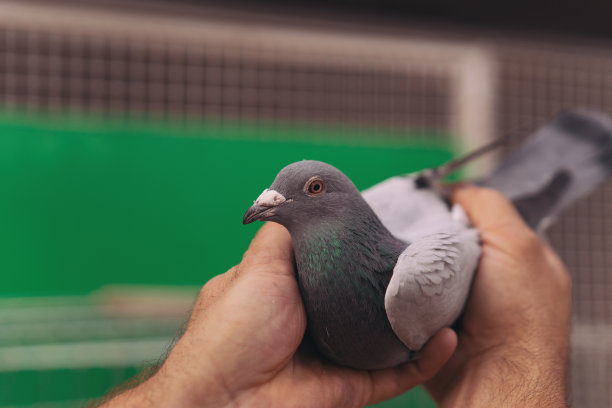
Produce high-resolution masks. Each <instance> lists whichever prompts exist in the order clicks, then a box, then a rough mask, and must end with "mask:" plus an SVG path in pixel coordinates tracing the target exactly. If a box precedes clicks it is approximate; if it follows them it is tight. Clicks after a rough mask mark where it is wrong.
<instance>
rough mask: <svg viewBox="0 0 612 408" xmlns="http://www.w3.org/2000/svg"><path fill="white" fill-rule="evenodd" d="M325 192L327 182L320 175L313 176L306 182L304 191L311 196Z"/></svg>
mask: <svg viewBox="0 0 612 408" xmlns="http://www.w3.org/2000/svg"><path fill="white" fill-rule="evenodd" d="M324 192H325V183H324V182H323V180H321V179H320V178H319V177H313V178H311V179H310V180H308V181H307V182H306V185H305V186H304V193H306V194H307V195H309V196H318V195H321V194H323V193H324Z"/></svg>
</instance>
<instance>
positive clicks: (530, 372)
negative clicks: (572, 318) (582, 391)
mask: <svg viewBox="0 0 612 408" xmlns="http://www.w3.org/2000/svg"><path fill="white" fill-rule="evenodd" d="M562 361H563V363H559V359H551V358H549V357H548V356H546V355H542V354H540V353H534V352H532V351H528V350H527V349H524V348H521V347H507V346H506V347H503V348H500V349H491V350H488V351H487V352H485V353H482V354H480V355H478V356H475V357H470V358H469V361H465V363H464V364H462V365H461V366H460V367H461V368H460V369H457V370H456V371H455V372H454V373H453V375H452V378H447V380H448V381H447V383H446V384H443V385H442V387H441V388H440V387H438V389H437V390H436V394H437V396H438V397H439V398H438V403H439V406H440V407H443V408H444V407H492V406H504V407H525V408H531V407H542V406H546V407H566V406H567V396H566V392H565V381H566V363H565V362H566V358H563V359H562Z"/></svg>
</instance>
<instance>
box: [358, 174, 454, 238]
mask: <svg viewBox="0 0 612 408" xmlns="http://www.w3.org/2000/svg"><path fill="white" fill-rule="evenodd" d="M362 195H363V198H364V199H365V200H366V202H367V203H368V204H369V205H370V207H372V209H373V210H374V212H375V213H376V215H377V216H378V218H379V219H380V221H381V222H382V223H383V225H384V226H385V227H386V228H387V229H388V230H389V231H390V232H391V233H392V234H393V235H395V236H396V237H397V238H399V239H401V240H403V241H406V242H413V241H415V240H417V239H418V238H420V237H422V236H423V235H426V234H430V233H433V232H436V231H445V229H446V228H450V227H451V226H452V223H453V221H452V219H451V214H450V212H449V211H448V207H447V205H446V203H444V202H443V201H442V200H441V199H440V195H439V194H438V193H436V192H435V191H433V190H430V189H418V188H416V187H415V185H414V179H412V178H410V177H392V178H390V179H388V180H385V181H383V182H381V183H379V184H376V185H375V186H373V187H370V188H369V189H367V190H365V191H364V192H363V193H362Z"/></svg>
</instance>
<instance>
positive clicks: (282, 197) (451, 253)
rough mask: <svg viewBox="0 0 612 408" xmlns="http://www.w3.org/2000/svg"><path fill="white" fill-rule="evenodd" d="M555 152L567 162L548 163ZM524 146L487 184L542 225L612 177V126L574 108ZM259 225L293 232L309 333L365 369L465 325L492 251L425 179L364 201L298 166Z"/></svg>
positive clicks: (403, 357)
mask: <svg viewBox="0 0 612 408" xmlns="http://www.w3.org/2000/svg"><path fill="white" fill-rule="evenodd" d="M581 133H582V134H585V135H586V136H585V137H581ZM558 146H562V148H561V147H558ZM550 149H552V150H554V151H555V152H556V154H557V156H556V160H553V159H552V158H550V159H549V160H543V159H542V158H541V157H549V156H550V155H549V154H548V150H550ZM521 151H522V153H520V154H519V153H516V154H515V155H513V156H511V157H510V158H509V160H508V161H506V162H504V163H502V165H501V166H500V168H499V169H498V170H497V171H496V172H494V173H493V175H492V177H491V178H489V179H486V180H484V181H482V182H481V184H484V185H487V186H489V187H493V188H498V189H499V190H500V191H502V192H503V193H505V194H506V195H508V196H509V197H510V198H511V199H513V201H514V202H515V204H516V205H517V208H518V209H519V211H520V212H521V214H522V215H523V217H524V218H525V219H526V220H527V221H528V223H529V225H530V226H532V227H533V228H534V229H541V228H542V225H544V224H546V223H545V221H546V220H550V219H551V217H553V216H555V215H556V214H558V212H559V211H561V210H562V209H563V208H564V207H566V206H567V205H568V204H570V203H571V202H573V201H575V200H576V199H577V198H579V197H580V196H582V195H584V194H586V193H587V192H589V191H591V190H592V189H593V188H594V187H595V186H596V185H598V184H599V183H601V182H602V181H603V180H605V178H606V177H607V176H608V175H609V173H610V171H612V164H611V162H612V124H611V123H610V122H609V121H608V119H606V118H604V117H602V116H600V115H593V114H589V113H584V112H568V113H565V114H562V115H560V116H559V117H558V118H557V119H555V120H554V121H553V122H552V123H551V124H549V125H548V126H546V127H544V128H543V129H542V130H541V131H540V132H538V133H537V134H536V135H535V136H534V137H533V138H532V139H531V140H529V141H527V143H526V144H525V145H524V146H523V147H522V148H521V149H520V150H519V152H521ZM540 153H541V154H540ZM560 155H561V156H560ZM562 155H566V157H565V158H564V157H562ZM532 173H533V174H532ZM521 186H522V187H521ZM257 219H259V220H269V221H273V222H277V223H280V224H282V225H284V226H285V227H286V228H287V229H288V230H289V232H290V234H291V237H292V240H293V247H294V251H295V258H296V267H297V281H298V285H299V288H300V292H301V294H302V298H303V301H304V305H305V308H306V314H307V318H308V333H309V335H310V336H311V337H312V339H313V340H314V342H315V344H316V346H317V347H318V349H319V350H320V351H321V352H322V353H323V354H324V355H325V356H326V357H328V358H329V359H330V360H332V361H334V362H336V363H339V364H342V365H345V366H349V367H354V368H359V369H378V368H384V367H391V366H395V365H398V364H401V363H404V362H407V361H410V360H411V359H413V358H414V357H415V355H416V352H417V351H418V350H419V349H420V348H421V347H422V346H423V345H424V344H425V342H426V341H427V340H428V339H429V338H430V337H431V336H432V335H433V334H435V332H437V331H438V330H439V329H440V328H442V327H445V326H450V325H451V324H452V323H453V322H454V321H456V319H457V318H458V317H459V315H460V313H461V311H462V310H463V307H464V305H465V302H466V300H467V296H468V293H469V289H470V286H471V282H472V279H473V275H474V272H475V270H476V267H477V264H478V259H479V256H480V246H479V241H478V232H477V231H476V230H475V229H474V228H472V227H471V226H470V224H469V221H468V219H467V217H466V215H465V213H464V212H463V210H462V209H461V207H459V206H457V205H455V206H452V207H451V206H450V205H449V204H448V202H447V201H446V200H445V198H444V197H443V196H442V195H441V194H440V192H439V191H437V190H436V189H434V188H431V187H427V186H426V185H425V186H423V183H422V180H418V179H417V178H416V177H414V176H404V177H393V178H391V179H389V180H386V181H383V182H382V183H380V184H378V185H376V186H374V187H372V188H370V189H368V190H366V191H365V192H363V194H362V193H360V192H359V191H358V190H357V188H356V187H355V185H354V184H353V183H352V182H351V180H350V179H349V178H348V177H346V176H345V175H344V174H343V173H342V172H341V171H340V170H338V169H336V168H334V167H333V166H331V165H329V164H326V163H322V162H318V161H310V160H304V161H301V162H297V163H293V164H290V165H289V166H287V167H285V168H284V169H282V170H281V171H280V172H279V173H278V175H277V176H276V179H275V180H274V182H273V183H272V185H271V186H270V188H269V189H266V190H264V192H263V193H262V194H261V195H260V197H259V198H258V199H257V200H256V201H255V204H254V205H253V206H252V207H251V208H250V209H249V210H248V211H247V213H246V214H245V216H244V219H243V223H245V224H246V223H249V222H252V221H254V220H257Z"/></svg>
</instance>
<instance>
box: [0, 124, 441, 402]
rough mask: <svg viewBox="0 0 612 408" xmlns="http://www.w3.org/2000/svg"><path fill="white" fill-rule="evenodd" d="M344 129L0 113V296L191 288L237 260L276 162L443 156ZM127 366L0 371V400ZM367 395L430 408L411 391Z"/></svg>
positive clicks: (117, 377) (104, 378)
mask: <svg viewBox="0 0 612 408" xmlns="http://www.w3.org/2000/svg"><path fill="white" fill-rule="evenodd" d="M350 132H351V130H350V129H347V128H346V127H332V126H326V127H323V126H321V127H313V126H309V127H304V126H296V125H292V124H287V125H278V124H275V125H271V124H265V123H264V124H262V123H252V124H245V123H218V122H215V123H199V124H189V123H187V124H185V123H182V124H172V123H168V122H154V121H153V122H152V121H145V120H131V121H130V120H126V119H101V118H95V117H94V118H82V117H76V118H74V117H67V116H63V117H34V116H27V115H23V114H11V115H9V114H3V115H0V178H1V180H0V296H18V295H19V296H23V295H38V294H44V295H49V294H52V295H57V294H86V293H89V292H91V291H93V290H95V289H98V288H100V287H101V286H104V285H107V284H155V285H202V284H203V283H205V282H206V281H207V280H208V279H209V278H210V277H212V276H214V275H216V274H218V273H222V272H224V271H225V270H227V269H228V268H229V267H231V266H232V265H234V264H236V263H237V262H239V261H240V258H241V255H242V253H243V252H244V250H245V249H246V247H247V245H248V243H249V241H250V239H251V238H252V237H253V235H254V233H255V230H256V229H257V228H258V227H259V225H260V224H257V225H249V226H242V224H241V220H242V216H243V213H244V211H245V210H246V209H247V208H248V207H249V205H250V204H251V203H252V201H253V200H254V199H255V198H256V197H257V196H258V195H259V194H260V192H261V191H262V190H263V189H264V188H266V187H268V186H269V184H270V183H271V182H272V180H273V178H274V176H275V175H276V173H277V172H278V170H279V169H280V168H282V167H283V166H285V165H287V164H289V163H291V162H293V161H296V160H301V159H306V158H307V159H316V160H323V161H327V162H329V163H331V164H333V165H335V166H337V167H339V168H340V169H342V170H343V171H344V172H345V173H346V174H347V175H348V176H349V177H351V178H352V179H353V181H354V182H355V184H356V185H357V186H358V187H359V188H366V187H368V186H370V185H372V184H374V183H375V182H377V181H379V180H381V179H384V178H385V177H389V176H392V175H395V174H402V173H408V172H412V171H415V170H418V169H421V168H423V167H426V166H432V165H437V164H440V163H442V162H444V161H446V160H448V159H449V158H450V157H451V153H450V152H451V148H450V146H440V145H433V144H427V143H426V140H427V135H423V134H422V135H419V140H421V142H419V143H418V144H415V143H414V142H410V141H409V140H408V139H405V140H398V139H397V136H395V135H391V134H390V133H388V134H387V133H385V132H384V131H381V130H380V129H372V130H371V131H367V130H363V129H359V130H357V129H355V135H354V137H350V136H348V137H347V134H349V135H350ZM121 370H123V371H121ZM130 370H131V371H130ZM118 372H119V374H117V373H118ZM133 373H134V370H133V369H129V368H126V369H119V371H117V370H109V369H101V368H100V369H91V370H89V371H85V370H77V371H65V372H19V373H12V374H11V373H0V407H2V406H6V405H7V404H22V405H24V404H32V403H35V402H40V401H77V400H80V399H83V398H87V397H90V396H97V395H100V394H102V393H104V392H106V390H108V389H109V387H111V386H113V385H116V384H118V383H120V382H121V381H123V380H124V379H125V378H127V377H128V376H130V375H132V374H133ZM75 381H80V383H79V384H82V385H80V386H79V387H75V386H74V385H73V384H74V383H75ZM60 405H61V404H60ZM69 405H70V404H67V405H66V406H69ZM379 406H381V407H399V406H423V407H429V406H433V405H432V403H431V401H430V400H429V398H428V397H427V395H426V394H425V393H424V391H423V390H421V389H416V390H414V391H412V392H410V393H408V394H406V395H404V396H402V397H400V398H399V399H396V400H394V401H391V402H388V403H385V404H381V405H379Z"/></svg>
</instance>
